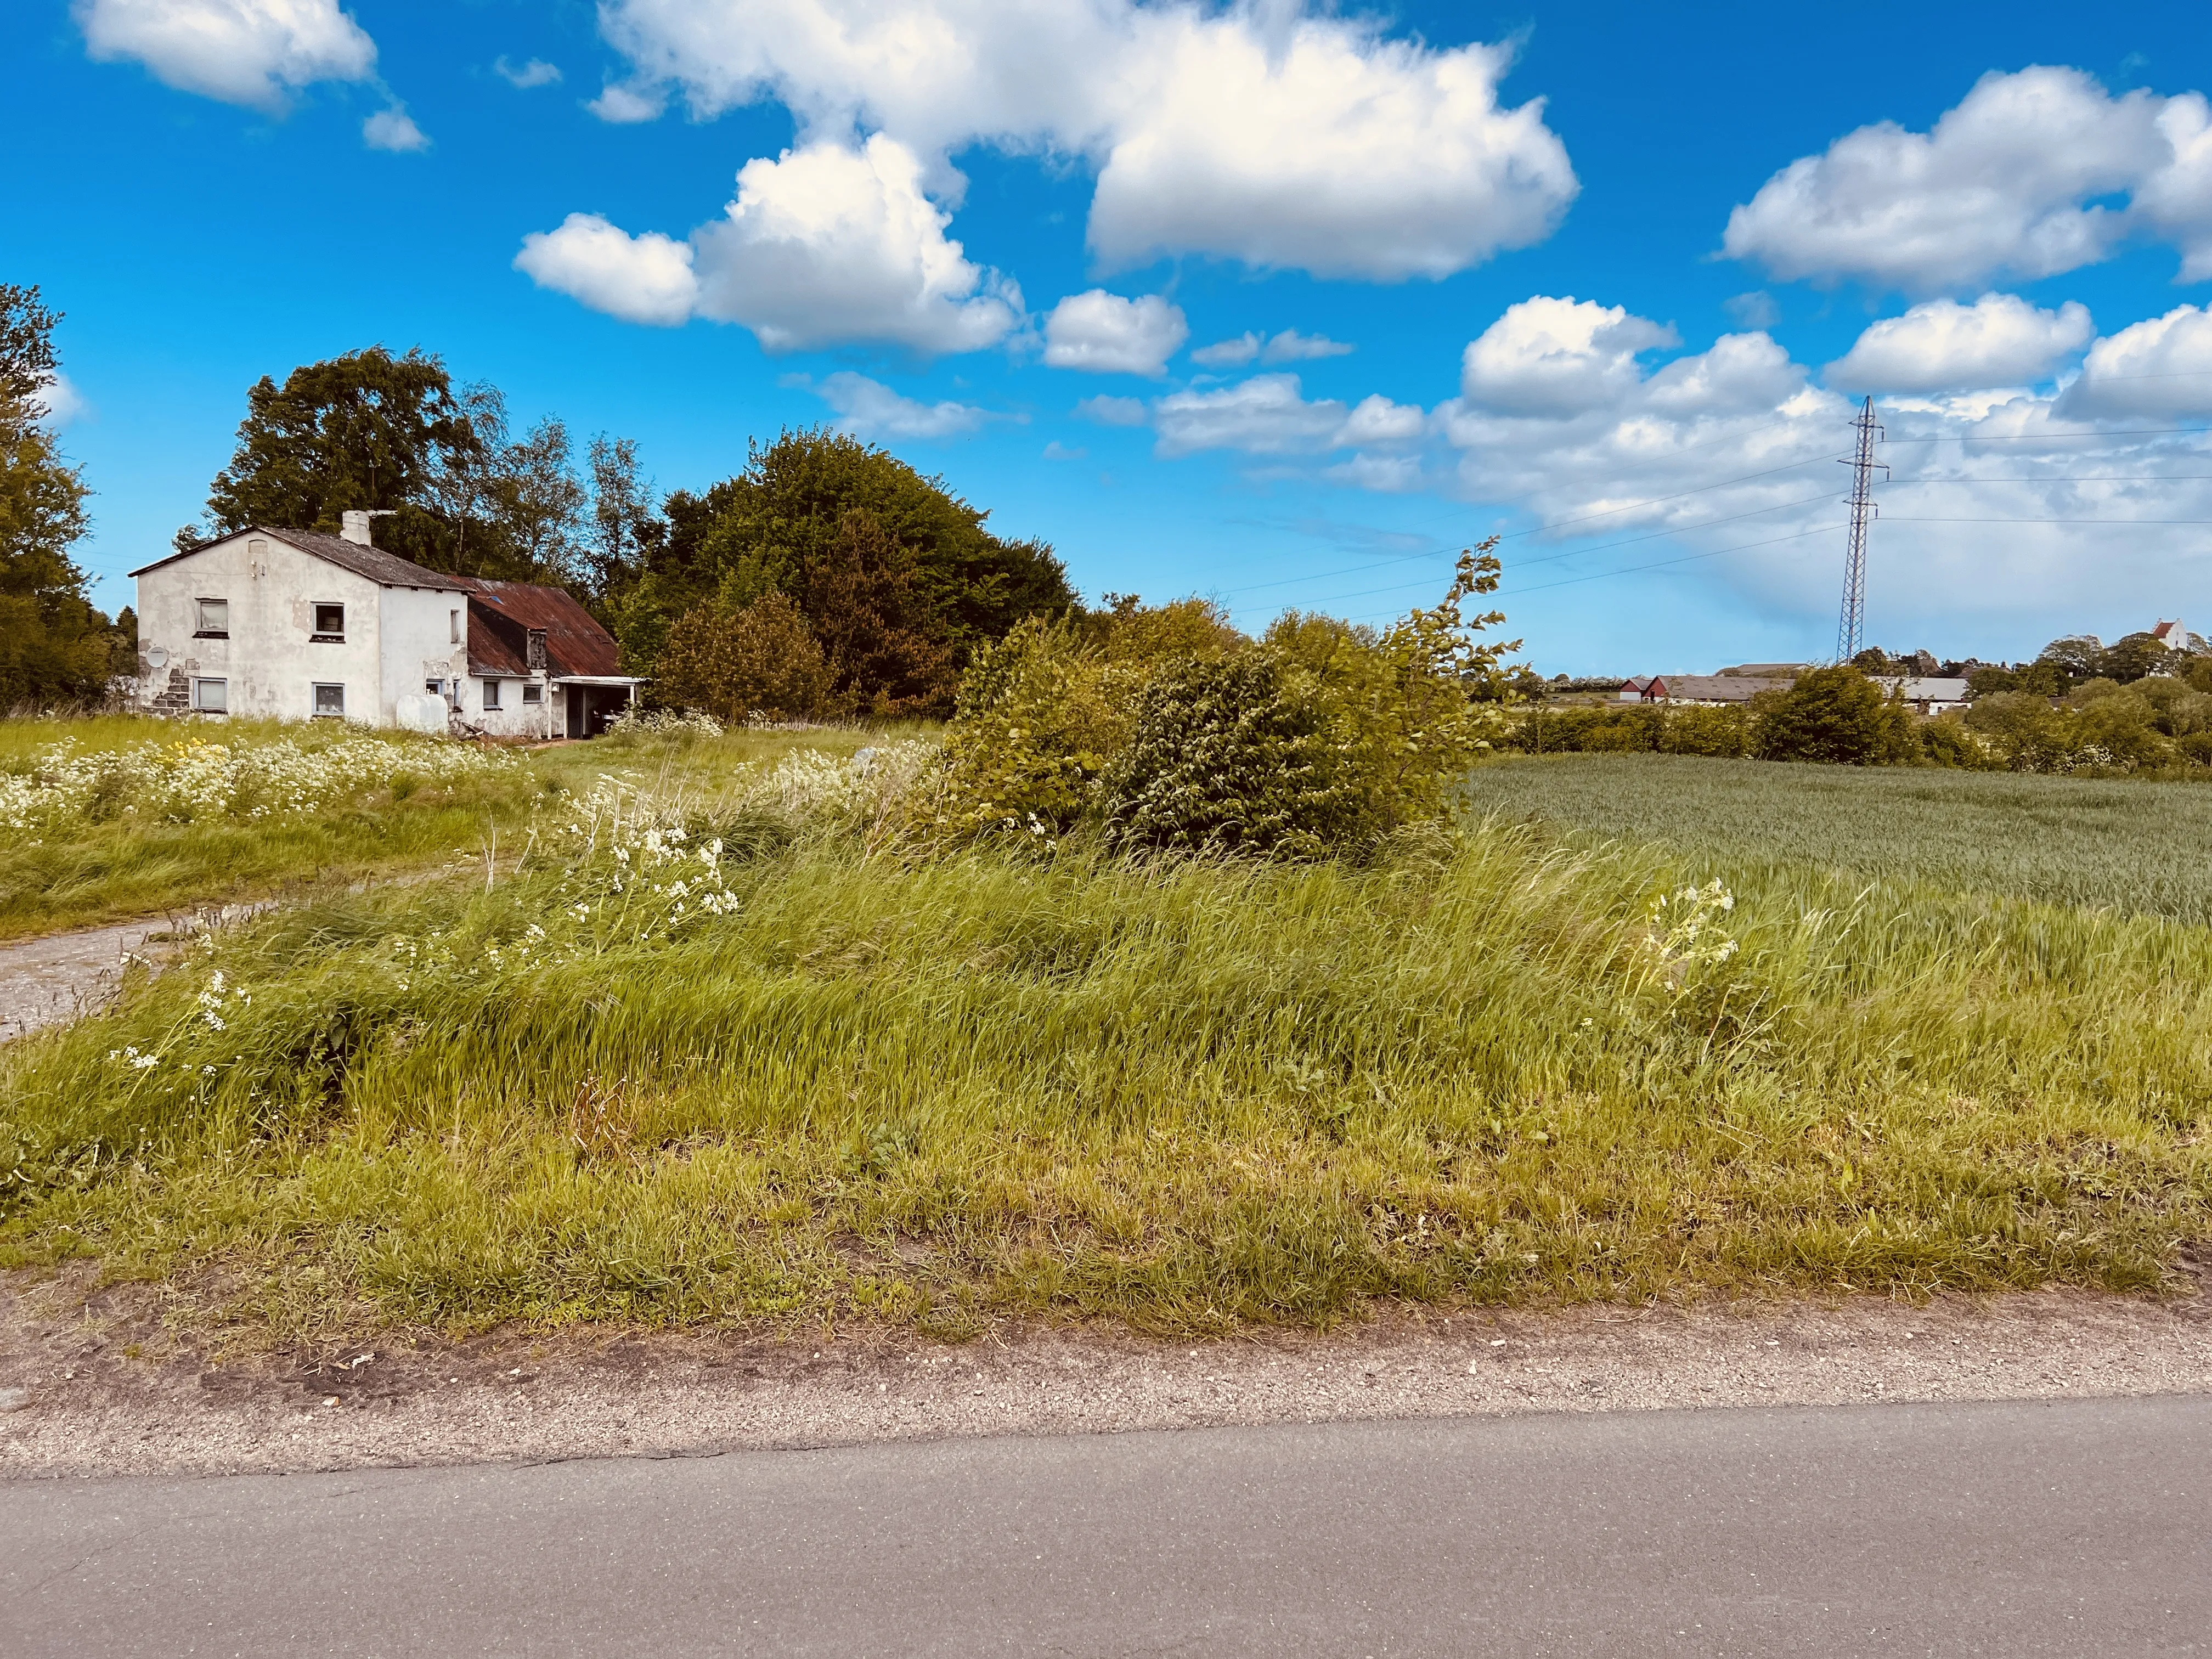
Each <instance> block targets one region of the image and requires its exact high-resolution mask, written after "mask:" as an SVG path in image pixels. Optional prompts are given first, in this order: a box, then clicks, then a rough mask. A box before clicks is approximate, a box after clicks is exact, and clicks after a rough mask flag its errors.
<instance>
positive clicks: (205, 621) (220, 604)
mask: <svg viewBox="0 0 2212 1659" xmlns="http://www.w3.org/2000/svg"><path fill="white" fill-rule="evenodd" d="M192 605H193V607H194V620H195V624H196V625H195V626H194V628H193V629H192V637H193V638H194V639H196V640H227V639H228V638H229V637H230V601H229V600H228V599H195V600H193V601H192Z"/></svg>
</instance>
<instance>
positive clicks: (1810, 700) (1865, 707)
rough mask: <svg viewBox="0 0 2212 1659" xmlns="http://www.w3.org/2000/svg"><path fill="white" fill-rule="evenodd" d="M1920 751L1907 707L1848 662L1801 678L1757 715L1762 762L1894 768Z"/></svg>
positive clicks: (1812, 671)
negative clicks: (1803, 762)
mask: <svg viewBox="0 0 2212 1659" xmlns="http://www.w3.org/2000/svg"><path fill="white" fill-rule="evenodd" d="M1917 752H1919V745H1918V744H1916V743H1915V742H1914V741H1913V732H1912V716H1911V714H1909V713H1907V712H1906V710H1905V706H1904V705H1903V704H1902V703H1899V702H1891V701H1890V700H1889V699H1888V698H1887V697H1885V696H1882V691H1881V687H1880V686H1878V685H1876V684H1875V683H1874V682H1873V681H1872V680H1870V679H1869V678H1867V677H1866V676H1865V675H1864V674H1863V673H1861V672H1860V671H1858V670H1857V669H1856V668H1854V667H1852V666H1851V665H1850V664H1849V663H1844V664H1839V665H1837V666H1836V667H1833V668H1815V669H1812V670H1809V671H1807V672H1805V673H1802V674H1800V675H1799V676H1798V677H1797V682H1796V684H1794V685H1792V686H1791V687H1790V689H1789V690H1787V691H1784V692H1782V693H1780V694H1779V695H1778V696H1775V697H1774V699H1773V700H1772V701H1771V702H1769V703H1767V704H1766V706H1765V708H1762V709H1761V710H1760V712H1759V757H1760V758H1761V759H1762V760H1787V761H1819V762H1823V763H1827V764H1829V765H1835V766H1894V765H1896V764H1898V763H1900V762H1903V761H1905V760H1907V759H1910V758H1911V757H1913V756H1914V755H1916V754H1917Z"/></svg>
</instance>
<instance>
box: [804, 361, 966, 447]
mask: <svg viewBox="0 0 2212 1659" xmlns="http://www.w3.org/2000/svg"><path fill="white" fill-rule="evenodd" d="M817 396H819V397H820V398H821V399H822V401H823V402H824V403H826V404H829V407H830V408H831V409H833V410H836V412H837V424H838V425H839V426H840V427H841V428H843V429H844V430H845V431H847V432H849V433H852V434H853V435H854V436H855V437H861V438H957V437H962V436H964V435H966V434H968V433H970V432H973V431H975V430H976V429H977V428H979V427H981V425H982V424H983V422H986V421H987V420H989V419H990V418H991V413H990V411H989V410H983V409H977V408H975V406H974V405H972V404H959V403H952V402H949V401H948V402H944V403H935V404H925V403H922V402H921V401H919V400H918V399H915V398H908V397H906V396H904V395H903V394H902V393H900V392H894V391H893V390H892V389H891V388H890V387H889V386H885V385H884V383H883V382H882V381H880V380H870V379H869V378H868V377H867V376H866V375H865V374H854V373H853V372H852V371H851V370H849V369H842V370H840V371H839V372H838V373H836V374H832V375H830V376H829V378H827V379H826V380H823V382H822V385H821V386H820V387H819V388H818V389H817Z"/></svg>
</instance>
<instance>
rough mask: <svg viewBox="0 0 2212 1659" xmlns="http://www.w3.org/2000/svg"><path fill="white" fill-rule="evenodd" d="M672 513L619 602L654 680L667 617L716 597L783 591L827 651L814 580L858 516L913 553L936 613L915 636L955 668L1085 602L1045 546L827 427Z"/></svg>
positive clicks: (748, 598)
mask: <svg viewBox="0 0 2212 1659" xmlns="http://www.w3.org/2000/svg"><path fill="white" fill-rule="evenodd" d="M663 510H664V513H665V521H666V526H667V528H666V534H665V537H663V538H659V539H658V541H657V544H653V545H649V546H647V547H646V548H645V550H644V566H645V574H644V575H643V576H642V577H641V579H639V580H638V581H637V582H636V584H635V586H634V587H633V588H632V589H631V590H629V591H628V592H625V593H623V595H621V596H620V597H619V599H617V600H616V601H615V608H616V609H617V611H619V612H620V614H621V618H622V620H621V623H620V628H621V631H622V636H623V644H624V648H625V651H626V653H628V654H629V656H630V657H631V659H633V660H635V661H636V662H638V663H639V664H640V665H641V671H647V672H649V671H651V669H650V661H651V659H652V657H653V653H654V652H655V650H656V649H657V644H656V641H657V639H659V638H665V633H666V629H667V627H668V623H669V622H670V620H671V619H672V618H673V617H678V616H681V615H682V614H683V613H684V612H685V611H690V610H691V609H692V608H694V607H695V606H696V605H698V604H700V603H701V602H702V601H703V600H705V599H708V598H709V597H717V598H719V599H720V600H721V601H722V602H723V603H724V605H727V606H732V607H734V606H742V605H748V604H750V603H751V602H752V601H753V600H754V599H757V598H759V597H760V596H761V595H762V594H763V593H769V592H781V593H787V594H789V595H791V596H792V597H793V598H794V599H797V600H798V601H799V605H801V607H802V608H804V609H805V611H806V612H807V617H808V620H809V622H810V623H811V625H812V626H813V628H814V629H815V631H816V633H817V635H820V636H821V637H822V639H823V643H824V646H825V648H826V647H829V644H830V633H831V630H832V629H835V628H836V627H837V626H838V623H836V619H835V618H833V617H829V616H828V615H827V614H825V613H824V612H823V611H822V610H820V609H819V608H818V605H817V597H816V596H817V595H820V594H826V592H828V591H829V589H828V588H825V587H824V586H823V585H822V584H821V583H820V582H819V581H817V579H816V577H815V575H814V574H813V573H814V572H815V570H816V568H817V567H818V566H821V565H823V564H824V563H827V562H844V561H846V559H847V556H848V551H849V549H846V548H843V547H842V546H841V538H842V537H843V536H844V534H845V532H844V528H843V526H844V525H845V523H846V520H847V518H848V515H849V514H851V513H856V512H858V513H866V515H867V516H868V518H869V519H870V520H872V521H873V523H874V524H875V526H877V528H878V531H879V532H881V534H882V536H883V537H884V538H887V539H888V541H889V542H890V543H892V544H896V546H897V547H899V548H901V549H902V550H904V555H905V564H906V568H907V569H908V582H909V584H910V587H911V597H912V600H913V602H914V603H915V605H919V607H920V608H921V611H922V612H923V613H926V616H927V624H926V626H919V625H918V629H917V631H920V632H922V633H926V634H927V635H929V636H931V637H933V638H935V639H938V640H939V641H942V642H943V644H944V646H945V649H946V650H947V651H948V652H949V653H951V658H952V660H953V661H954V663H955V664H956V665H957V664H961V663H964V662H965V661H966V660H967V659H968V656H969V653H971V652H972V651H973V650H974V649H975V647H976V646H977V645H979V644H981V643H982V642H985V641H991V640H996V639H1000V638H1003V637H1004V636H1005V635H1006V633H1007V631H1008V630H1009V629H1012V627H1013V625H1014V624H1015V623H1017V622H1018V621H1020V620H1021V619H1022V618H1023V617H1029V616H1041V615H1052V614H1057V613H1060V612H1063V611H1067V610H1069V609H1071V608H1072V607H1073V605H1074V603H1075V596H1074V593H1073V591H1072V590H1071V589H1070V588H1069V586H1068V585H1067V578H1066V572H1065V571H1064V570H1063V569H1062V568H1061V566H1060V562H1059V560H1058V559H1056V558H1055V557H1054V556H1053V553H1052V550H1051V549H1050V548H1049V547H1048V546H1046V545H1045V544H1043V543H1042V542H1036V541H1009V540H1006V539H1005V538H1000V537H998V536H995V535H994V534H992V533H991V532H989V531H988V530H987V528H986V527H985V520H986V517H987V515H986V514H985V513H982V512H981V511H979V510H977V509H976V508H975V507H970V506H969V504H968V503H967V502H965V501H962V500H960V499H959V498H958V497H957V496H956V495H952V494H951V492H950V491H949V490H948V489H946V488H945V484H944V482H943V481H942V480H941V479H938V478H932V477H926V476H924V475H923V474H921V473H920V472H917V471H915V469H914V468H912V467H910V466H908V465H907V464H906V463H905V462H903V461H902V460H900V459H897V458H896V456H893V455H890V454H889V453H885V452H884V451H883V450H881V449H878V448H877V447H874V446H873V445H871V444H865V443H862V442H860V441H859V440H858V439H854V438H850V437H847V436H845V435H842V434H840V433H836V432H831V431H829V430H827V429H819V430H809V431H787V432H785V433H783V434H782V435H781V436H780V437H778V438H777V439H776V440H775V441H774V442H773V443H769V444H765V445H763V444H756V445H754V446H753V447H752V449H751V451H750V454H749V455H748V457H747V460H746V465H745V469H744V471H743V472H741V473H739V474H738V476H737V477H733V478H729V479H726V480H725V481H724V482H722V483H719V484H716V485H715V486H714V488H713V489H708V490H706V491H704V492H702V493H697V494H695V493H693V492H690V491H688V490H678V491H677V492H676V493H675V494H673V495H671V496H669V497H668V499H667V501H666V502H665V507H664V509H663ZM832 586H834V584H832ZM833 654H834V652H833ZM870 696H872V691H871V693H870ZM890 696H891V698H892V700H893V701H894V702H896V701H898V700H899V698H900V696H902V693H900V692H898V691H897V690H892V691H891V692H890ZM864 701H866V699H864Z"/></svg>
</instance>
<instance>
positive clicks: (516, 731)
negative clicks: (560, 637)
mask: <svg viewBox="0 0 2212 1659" xmlns="http://www.w3.org/2000/svg"><path fill="white" fill-rule="evenodd" d="M530 683H531V682H529V681H527V680H520V679H508V678H504V677H502V678H501V680H500V683H499V707H498V708H485V707H484V706H483V693H484V682H483V680H481V679H477V678H471V679H470V681H469V683H468V692H467V698H466V701H465V702H464V703H463V704H462V708H461V713H462V715H463V716H464V718H465V719H466V720H468V721H469V722H470V724H471V725H473V726H481V727H483V730H484V731H485V732H487V733H488V734H489V735H490V736H492V737H495V738H543V737H544V736H546V735H547V732H548V730H549V728H548V726H546V723H545V722H546V719H547V714H548V711H549V710H550V712H551V717H552V720H553V724H552V726H551V727H550V732H551V735H553V736H554V737H556V738H557V737H559V736H560V735H561V713H560V695H561V694H560V690H559V688H558V687H556V686H548V685H545V683H544V678H542V677H541V678H539V679H538V684H539V685H540V686H541V687H544V691H543V695H544V697H545V699H546V701H544V702H523V700H522V688H523V687H524V686H525V685H527V684H530Z"/></svg>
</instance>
